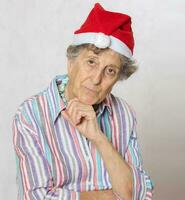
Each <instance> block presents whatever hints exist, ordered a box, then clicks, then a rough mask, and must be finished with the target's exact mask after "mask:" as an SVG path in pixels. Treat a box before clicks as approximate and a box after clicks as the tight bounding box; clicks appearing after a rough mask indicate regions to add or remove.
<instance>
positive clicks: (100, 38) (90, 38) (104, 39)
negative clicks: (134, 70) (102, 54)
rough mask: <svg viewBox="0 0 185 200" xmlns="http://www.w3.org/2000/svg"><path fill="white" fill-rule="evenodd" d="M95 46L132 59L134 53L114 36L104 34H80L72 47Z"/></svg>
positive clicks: (74, 39)
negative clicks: (88, 44)
mask: <svg viewBox="0 0 185 200" xmlns="http://www.w3.org/2000/svg"><path fill="white" fill-rule="evenodd" d="M87 43H90V44H94V45H95V46H96V47H98V48H107V47H108V48H110V49H112V50H114V51H116V52H118V53H120V54H122V55H124V56H126V57H128V58H131V57H132V52H131V50H130V49H129V48H128V46H127V45H126V44H125V43H123V42H122V41H121V40H119V39H117V38H116V37H114V36H108V35H105V34H104V33H91V32H89V33H78V34H74V37H73V43H72V45H81V44H87Z"/></svg>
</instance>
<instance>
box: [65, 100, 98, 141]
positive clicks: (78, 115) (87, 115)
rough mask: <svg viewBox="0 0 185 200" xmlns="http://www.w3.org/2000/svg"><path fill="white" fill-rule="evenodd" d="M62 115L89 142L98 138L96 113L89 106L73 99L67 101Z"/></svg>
mask: <svg viewBox="0 0 185 200" xmlns="http://www.w3.org/2000/svg"><path fill="white" fill-rule="evenodd" d="M62 114H63V116H64V117H65V118H66V119H67V120H68V121H69V122H70V123H71V124H72V125H73V126H74V127H75V128H77V129H78V130H79V131H80V133H81V134H82V135H84V136H85V137H86V138H88V139H89V140H91V141H95V140H96V139H97V138H98V137H99V136H100V134H101V130H100V128H99V125H98V122H97V119H96V113H95V111H94V109H93V107H92V106H91V105H86V104H83V103H81V102H80V101H79V100H78V99H77V98H75V99H72V100H70V101H69V103H68V106H67V108H66V110H65V111H63V112H62Z"/></svg>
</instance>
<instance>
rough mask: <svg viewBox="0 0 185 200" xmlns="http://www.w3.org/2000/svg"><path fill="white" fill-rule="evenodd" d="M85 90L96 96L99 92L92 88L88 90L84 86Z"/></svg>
mask: <svg viewBox="0 0 185 200" xmlns="http://www.w3.org/2000/svg"><path fill="white" fill-rule="evenodd" d="M84 88H85V89H86V90H88V91H90V92H92V93H94V94H96V93H98V91H97V90H95V89H91V88H88V87H85V86H84Z"/></svg>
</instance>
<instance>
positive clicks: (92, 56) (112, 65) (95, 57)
mask: <svg viewBox="0 0 185 200" xmlns="http://www.w3.org/2000/svg"><path fill="white" fill-rule="evenodd" d="M87 58H91V59H92V58H94V59H98V56H94V55H91V56H87ZM107 66H111V67H116V68H117V69H119V70H120V69H121V67H118V66H117V65H114V64H110V65H107Z"/></svg>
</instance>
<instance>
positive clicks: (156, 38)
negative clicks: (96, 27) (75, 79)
mask: <svg viewBox="0 0 185 200" xmlns="http://www.w3.org/2000/svg"><path fill="white" fill-rule="evenodd" d="M99 2H100V3H102V5H103V6H104V7H105V8H106V9H108V10H112V11H119V12H123V13H127V14H129V15H131V16H132V21H133V23H132V24H133V31H134V35H135V42H136V46H135V53H134V57H135V58H136V59H137V60H138V63H139V70H138V72H137V73H136V74H134V75H133V76H132V77H131V78H130V79H128V80H127V81H124V82H121V83H118V84H117V85H116V87H115V88H114V90H113V92H114V93H115V94H116V95H119V96H121V97H122V98H124V99H125V100H126V101H127V102H128V103H129V104H130V105H131V106H132V107H134V110H135V111H136V114H137V120H138V139H139V143H140V145H141V149H142V155H143V160H144V166H145V169H146V171H147V172H148V173H149V174H150V176H151V178H152V180H153V182H154V184H155V194H154V199H156V200H172V199H184V189H185V172H184V171H185V156H184V153H185V106H184V104H185V90H184V86H183V85H184V84H185V69H184V67H185V66H184V63H185V56H184V53H185V38H184V36H185V27H184V24H185V14H184V13H185V12H184V11H185V2H184V1H180V0H179V1H178V0H177V1H174V0H168V1H161V0H139V1H138V0H115V1H113V0H107V1H106V0H104V1H103V0H102V1H99ZM94 3H95V1H93V0H76V1H72V0H26V1H25V0H0V199H1V200H13V199H16V195H17V190H16V183H15V173H16V172H15V157H14V150H13V145H12V117H13V115H14V113H15V112H16V109H17V107H18V106H19V105H20V103H22V101H23V100H25V99H27V98H28V97H30V96H32V95H34V94H36V93H38V92H40V91H42V90H44V89H45V88H46V87H47V86H48V85H49V83H50V81H51V79H52V78H54V77H55V75H57V74H63V73H65V72H66V57H65V49H66V47H67V46H68V45H69V44H70V43H71V41H72V36H73V32H74V30H76V29H77V28H79V26H80V25H81V24H82V22H83V21H84V20H85V18H86V17H87V14H88V13H89V11H90V10H91V8H92V7H93V4H94Z"/></svg>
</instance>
